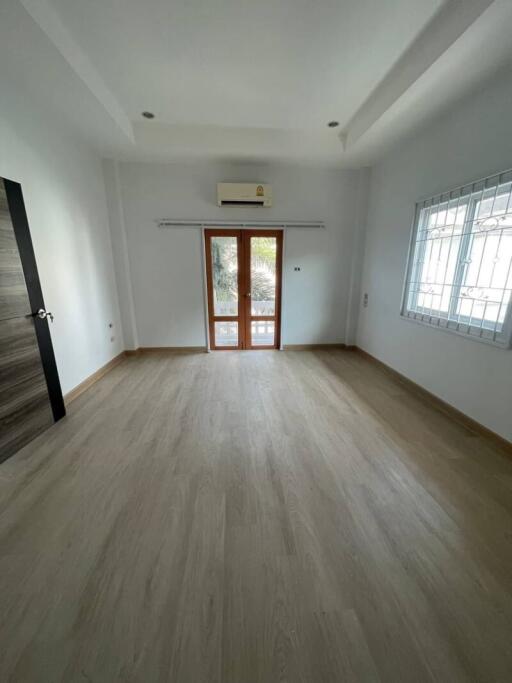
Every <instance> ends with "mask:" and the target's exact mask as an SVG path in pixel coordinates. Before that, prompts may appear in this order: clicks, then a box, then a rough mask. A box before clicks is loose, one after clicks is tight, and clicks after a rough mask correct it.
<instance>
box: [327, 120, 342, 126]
mask: <svg viewBox="0 0 512 683" xmlns="http://www.w3.org/2000/svg"><path fill="white" fill-rule="evenodd" d="M327 125H328V126H329V128H337V127H338V126H339V125H340V122H339V121H329V123H328V124H327Z"/></svg>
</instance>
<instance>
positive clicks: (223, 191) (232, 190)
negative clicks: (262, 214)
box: [217, 183, 272, 206]
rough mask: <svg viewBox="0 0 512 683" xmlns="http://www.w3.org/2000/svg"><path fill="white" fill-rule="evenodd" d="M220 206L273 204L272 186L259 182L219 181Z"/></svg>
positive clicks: (218, 200)
mask: <svg viewBox="0 0 512 683" xmlns="http://www.w3.org/2000/svg"><path fill="white" fill-rule="evenodd" d="M217 204H218V205H219V206H272V187H271V186H270V185H262V184H259V183H217Z"/></svg>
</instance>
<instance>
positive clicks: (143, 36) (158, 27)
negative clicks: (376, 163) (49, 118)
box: [0, 0, 512, 166]
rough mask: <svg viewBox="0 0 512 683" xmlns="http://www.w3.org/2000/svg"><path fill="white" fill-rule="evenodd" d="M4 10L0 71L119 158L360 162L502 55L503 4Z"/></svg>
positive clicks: (267, 1) (82, 4)
mask: <svg viewBox="0 0 512 683" xmlns="http://www.w3.org/2000/svg"><path fill="white" fill-rule="evenodd" d="M2 5H3V6H2V9H1V12H2V14H1V15H0V18H1V20H2V21H0V63H2V62H3V68H4V70H5V68H6V66H5V65H6V63H8V65H9V66H8V69H9V71H10V72H11V73H10V74H9V75H10V77H11V78H12V79H13V80H15V81H16V82H20V83H22V84H23V85H24V87H25V88H26V89H27V90H28V91H29V92H31V93H34V96H35V95H36V94H37V96H38V97H40V98H45V97H46V99H47V100H48V102H47V103H46V104H47V106H48V107H49V108H53V109H54V110H55V111H57V110H58V115H59V117H62V116H64V115H65V114H66V115H67V117H68V118H69V120H70V122H71V123H72V125H73V126H75V127H77V128H78V129H79V130H80V131H81V133H83V134H85V135H87V136H88V137H89V138H90V139H91V140H93V141H94V142H95V144H97V146H99V147H100V149H101V151H102V152H103V153H104V154H105V155H114V156H118V157H119V158H123V159H144V160H152V159H156V160H161V161H168V160H174V159H184V158H219V159H236V160H253V159H254V160H269V161H271V160H279V161H295V162H305V163H321V164H331V165H339V166H342V165H345V166H346V165H360V164H363V163H370V162H371V161H372V160H373V159H374V158H375V157H376V155H377V154H378V153H379V151H380V150H382V149H383V148H385V146H386V144H387V143H388V141H390V140H392V139H395V138H396V137H397V132H398V131H403V130H407V129H408V128H411V127H412V126H413V125H414V123H415V122H416V121H419V120H420V119H424V118H425V117H426V116H427V115H428V114H429V113H434V111H436V110H438V109H439V108H440V107H441V106H442V105H443V103H446V102H447V101H448V100H450V99H453V98H455V97H457V96H460V94H462V92H463V90H467V89H468V88H470V87H471V86H474V84H475V81H476V79H477V78H483V77H484V76H485V74H487V73H489V72H490V71H491V70H492V69H495V68H497V67H498V66H499V65H500V64H502V63H503V62H504V61H505V60H507V59H508V58H510V55H511V53H512V48H511V47H509V45H510V40H508V32H509V28H510V27H511V26H512V2H510V0H495V1H494V2H492V0H386V1H385V2H384V1H383V0H258V2H248V1H247V0H174V1H172V2H171V1H170V0H144V1H143V2H141V1H140V0H87V1H84V0H81V1H80V0H15V2H14V3H10V5H11V6H10V8H7V7H5V5H4V3H3V4H2ZM14 5H18V6H17V7H14ZM9 22H10V23H9ZM507 27H508V29H507V33H505V32H504V29H505V28H507ZM483 36H486V40H485V44H486V45H487V47H488V49H486V50H485V51H484V54H482V55H479V59H478V68H476V69H472V68H469V69H468V63H467V61H466V60H467V58H470V59H471V56H472V47H473V45H474V44H475V41H476V42H478V41H479V40H481V39H482V37H483ZM473 54H474V53H473ZM7 55H8V58H7ZM458 70H460V74H459V71H458ZM473 71H475V74H474V75H473ZM56 73H59V78H55V74H56ZM468 74H469V76H468ZM459 75H460V76H461V78H458V76H459ZM448 79H450V81H451V83H448ZM422 83H423V87H422ZM427 84H428V87H426V85H427ZM447 85H449V86H450V87H447ZM70 93H72V96H70ZM78 93H80V96H79V97H78V101H79V104H77V95H78ZM411 93H414V95H415V96H414V97H411ZM421 93H423V94H421ZM418 98H419V100H418ZM87 99H89V101H87ZM86 101H87V103H86ZM143 110H150V111H153V112H154V113H155V115H156V119H155V120H154V121H150V122H149V121H145V120H143V119H142V118H141V112H142V111H143ZM390 112H394V114H393V116H390ZM331 119H335V120H338V121H339V122H340V124H341V125H340V128H339V129H335V130H329V129H327V127H326V123H327V121H329V120H331ZM340 131H341V133H342V134H341V135H340Z"/></svg>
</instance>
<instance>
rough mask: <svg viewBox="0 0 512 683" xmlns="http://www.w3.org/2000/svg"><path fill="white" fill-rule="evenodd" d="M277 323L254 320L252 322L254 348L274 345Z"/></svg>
mask: <svg viewBox="0 0 512 683" xmlns="http://www.w3.org/2000/svg"><path fill="white" fill-rule="evenodd" d="M274 330H275V323H274V321H273V320H253V321H252V322H251V343H252V345H253V346H273V345H274Z"/></svg>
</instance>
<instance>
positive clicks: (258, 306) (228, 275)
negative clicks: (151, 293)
mask: <svg viewBox="0 0 512 683" xmlns="http://www.w3.org/2000/svg"><path fill="white" fill-rule="evenodd" d="M205 252H206V277H207V286H208V287H207V288H208V321H209V330H210V348H211V349H214V350H218V351H221V350H228V349H278V348H279V345H280V331H281V330H280V327H281V273H282V252H283V232H282V230H230V229H224V228H222V229H221V228H212V229H209V230H205Z"/></svg>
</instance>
